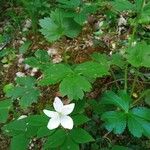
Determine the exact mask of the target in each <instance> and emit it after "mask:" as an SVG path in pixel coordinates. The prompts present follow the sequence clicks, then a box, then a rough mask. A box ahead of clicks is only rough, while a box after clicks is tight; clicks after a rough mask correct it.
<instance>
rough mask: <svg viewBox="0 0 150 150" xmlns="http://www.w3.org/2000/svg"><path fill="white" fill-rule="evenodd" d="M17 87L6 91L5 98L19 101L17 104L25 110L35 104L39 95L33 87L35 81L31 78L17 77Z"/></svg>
mask: <svg viewBox="0 0 150 150" xmlns="http://www.w3.org/2000/svg"><path fill="white" fill-rule="evenodd" d="M16 83H17V85H16V86H14V87H12V88H11V89H10V90H8V91H7V93H6V96H8V97H11V98H12V99H13V100H14V99H19V104H20V105H21V106H22V107H23V108H26V107H28V106H30V105H31V104H32V103H33V102H37V100H38V97H39V95H40V92H39V90H38V89H37V88H36V87H35V85H36V80H35V79H34V78H32V77H19V78H17V79H16Z"/></svg>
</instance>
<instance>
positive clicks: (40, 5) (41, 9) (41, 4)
mask: <svg viewBox="0 0 150 150" xmlns="http://www.w3.org/2000/svg"><path fill="white" fill-rule="evenodd" d="M20 3H21V4H22V5H23V7H24V10H25V11H26V13H27V15H28V16H29V17H30V19H31V21H32V29H33V31H34V32H36V31H37V26H38V18H39V17H40V16H43V15H44V14H48V13H49V4H48V3H47V1H46V0H21V1H20Z"/></svg>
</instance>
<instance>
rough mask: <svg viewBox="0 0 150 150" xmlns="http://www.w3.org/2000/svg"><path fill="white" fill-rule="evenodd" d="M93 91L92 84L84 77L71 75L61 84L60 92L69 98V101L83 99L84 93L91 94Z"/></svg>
mask: <svg viewBox="0 0 150 150" xmlns="http://www.w3.org/2000/svg"><path fill="white" fill-rule="evenodd" d="M90 89H91V84H90V82H89V81H88V80H87V79H86V78H85V77H83V76H80V75H78V74H70V75H68V76H67V77H66V78H64V79H63V80H62V82H61V83H60V92H61V94H62V95H63V96H66V95H67V96H68V97H69V99H71V100H73V99H75V100H78V99H82V98H83V96H84V92H89V91H90Z"/></svg>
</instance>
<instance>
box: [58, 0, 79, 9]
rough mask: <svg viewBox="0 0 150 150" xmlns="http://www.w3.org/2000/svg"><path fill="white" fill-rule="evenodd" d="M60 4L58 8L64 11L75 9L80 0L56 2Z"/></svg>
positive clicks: (59, 0)
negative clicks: (64, 9)
mask: <svg viewBox="0 0 150 150" xmlns="http://www.w3.org/2000/svg"><path fill="white" fill-rule="evenodd" d="M57 2H59V3H60V7H62V8H66V9H68V8H69V9H75V8H76V7H78V6H79V5H80V3H81V0H57Z"/></svg>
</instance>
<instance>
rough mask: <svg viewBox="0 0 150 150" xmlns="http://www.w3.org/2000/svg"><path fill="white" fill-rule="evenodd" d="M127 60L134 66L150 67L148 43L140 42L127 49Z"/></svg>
mask: <svg viewBox="0 0 150 150" xmlns="http://www.w3.org/2000/svg"><path fill="white" fill-rule="evenodd" d="M127 60H128V62H129V63H130V64H131V65H133V66H134V67H150V45H147V44H146V43H145V42H141V43H137V44H136V46H134V47H131V48H129V49H127Z"/></svg>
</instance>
